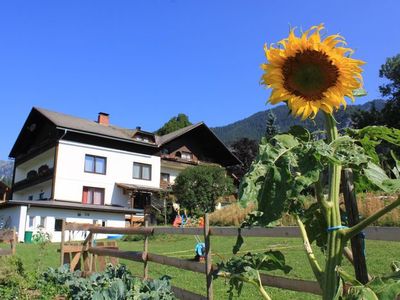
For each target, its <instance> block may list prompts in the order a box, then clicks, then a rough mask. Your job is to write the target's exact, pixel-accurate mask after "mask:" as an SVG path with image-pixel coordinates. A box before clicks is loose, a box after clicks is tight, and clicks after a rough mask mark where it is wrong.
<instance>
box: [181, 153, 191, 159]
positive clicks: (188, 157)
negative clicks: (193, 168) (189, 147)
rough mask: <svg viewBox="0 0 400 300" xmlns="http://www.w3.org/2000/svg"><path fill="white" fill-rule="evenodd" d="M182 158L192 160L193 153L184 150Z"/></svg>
mask: <svg viewBox="0 0 400 300" xmlns="http://www.w3.org/2000/svg"><path fill="white" fill-rule="evenodd" d="M181 158H182V159H184V160H192V159H193V154H192V153H190V152H182V154H181Z"/></svg>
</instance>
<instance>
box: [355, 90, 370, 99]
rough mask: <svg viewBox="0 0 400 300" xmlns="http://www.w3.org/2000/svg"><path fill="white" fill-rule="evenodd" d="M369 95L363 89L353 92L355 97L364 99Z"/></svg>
mask: <svg viewBox="0 0 400 300" xmlns="http://www.w3.org/2000/svg"><path fill="white" fill-rule="evenodd" d="M367 94H368V93H367V91H366V90H365V89H363V88H359V89H355V90H353V96H354V97H363V96H366V95H367Z"/></svg>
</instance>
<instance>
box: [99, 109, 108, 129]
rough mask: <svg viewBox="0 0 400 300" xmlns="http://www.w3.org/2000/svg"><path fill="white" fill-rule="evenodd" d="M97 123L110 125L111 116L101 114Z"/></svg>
mask: <svg viewBox="0 0 400 300" xmlns="http://www.w3.org/2000/svg"><path fill="white" fill-rule="evenodd" d="M97 123H99V124H101V125H106V126H107V125H109V124H110V115H109V114H107V113H104V112H99V115H98V117H97Z"/></svg>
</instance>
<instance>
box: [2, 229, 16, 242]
mask: <svg viewBox="0 0 400 300" xmlns="http://www.w3.org/2000/svg"><path fill="white" fill-rule="evenodd" d="M14 239H15V229H3V230H0V241H2V242H10V241H12V240H14Z"/></svg>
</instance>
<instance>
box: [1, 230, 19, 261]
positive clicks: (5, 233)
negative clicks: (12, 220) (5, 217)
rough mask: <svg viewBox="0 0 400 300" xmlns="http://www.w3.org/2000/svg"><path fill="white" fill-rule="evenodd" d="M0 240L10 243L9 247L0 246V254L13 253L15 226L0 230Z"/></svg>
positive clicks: (15, 236) (14, 250)
mask: <svg viewBox="0 0 400 300" xmlns="http://www.w3.org/2000/svg"><path fill="white" fill-rule="evenodd" d="M0 242H6V243H10V249H2V248H0V256H4V255H14V254H15V252H16V247H15V246H16V244H17V235H16V232H15V228H13V229H2V230H0Z"/></svg>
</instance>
